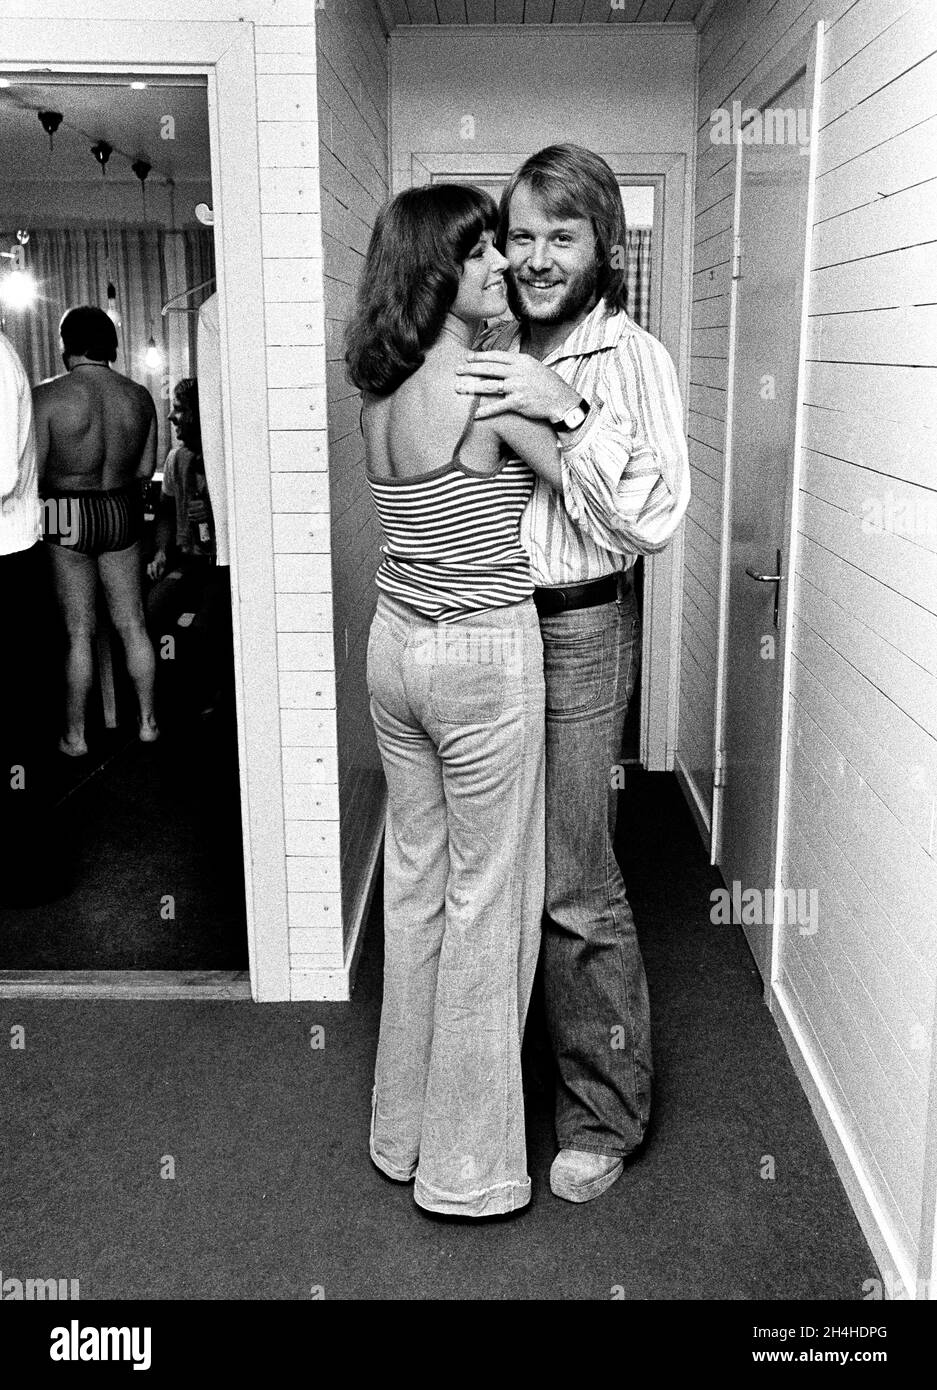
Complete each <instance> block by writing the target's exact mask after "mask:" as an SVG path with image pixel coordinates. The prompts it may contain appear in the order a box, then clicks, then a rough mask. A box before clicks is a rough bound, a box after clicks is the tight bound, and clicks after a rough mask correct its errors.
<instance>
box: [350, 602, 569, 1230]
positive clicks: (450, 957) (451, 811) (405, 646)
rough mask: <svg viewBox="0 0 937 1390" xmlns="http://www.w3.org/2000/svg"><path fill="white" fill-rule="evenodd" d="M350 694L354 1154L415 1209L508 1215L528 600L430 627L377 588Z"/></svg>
mask: <svg viewBox="0 0 937 1390" xmlns="http://www.w3.org/2000/svg"><path fill="white" fill-rule="evenodd" d="M368 690H369V693H370V697H371V714H372V717H373V720H374V727H375V729H376V732H377V740H378V745H379V748H380V752H381V759H382V761H383V764H384V772H385V775H386V778H387V790H388V807H387V825H386V832H385V840H384V943H385V962H384V998H383V1006H382V1011H381V1027H380V1036H379V1040H378V1050H377V1061H376V1065H375V1084H374V1093H373V1101H372V1119H371V1139H370V1149H371V1157H372V1159H373V1161H374V1163H375V1164H376V1165H377V1166H378V1167H379V1168H380V1169H381V1170H382V1172H384V1173H386V1174H387V1175H388V1176H389V1177H391V1178H396V1179H397V1180H399V1181H407V1180H408V1179H410V1178H412V1177H415V1178H416V1183H415V1187H414V1197H415V1200H416V1202H417V1204H418V1205H419V1206H421V1207H425V1208H427V1209H428V1210H430V1211H437V1212H447V1213H452V1214H458V1215H464V1216H491V1215H495V1214H498V1213H501V1212H507V1211H513V1210H514V1209H516V1208H518V1207H522V1206H524V1205H525V1204H526V1203H527V1202H528V1201H529V1200H530V1178H529V1177H528V1174H527V1154H526V1145H525V1137H524V1101H523V1092H522V1087H521V1038H522V1035H523V1030H524V1022H525V1019H526V1014H527V1006H528V1004H529V1001H530V992H531V988H532V985H533V978H534V972H535V968H536V964H537V955H538V951H539V946H540V932H541V915H542V909H543V900H544V678H543V648H542V644H541V638H540V627H539V623H538V620H537V613H536V610H535V608H534V605H533V601H532V600H530V599H527V600H525V601H524V602H523V603H519V604H513V605H510V606H508V607H504V608H495V609H489V610H487V611H486V612H484V613H480V614H477V615H474V616H472V617H469V618H467V619H464V620H462V621H460V622H457V623H436V622H433V621H431V620H429V619H427V618H424V617H422V616H421V615H420V614H419V613H417V612H416V611H415V610H414V609H412V608H411V607H410V606H409V605H408V604H404V603H401V602H399V601H398V600H396V599H393V598H390V597H389V596H388V595H386V594H381V595H380V597H379V599H378V605H377V611H376V613H375V617H374V621H373V624H372V627H371V633H370V638H369V642H368Z"/></svg>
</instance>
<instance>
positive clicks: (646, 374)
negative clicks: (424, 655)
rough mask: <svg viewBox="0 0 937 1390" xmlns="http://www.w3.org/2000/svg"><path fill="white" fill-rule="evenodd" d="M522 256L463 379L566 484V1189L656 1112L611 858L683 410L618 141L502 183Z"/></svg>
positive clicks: (554, 922) (549, 950) (548, 506)
mask: <svg viewBox="0 0 937 1390" xmlns="http://www.w3.org/2000/svg"><path fill="white" fill-rule="evenodd" d="M500 212H501V222H500V226H499V239H498V246H499V249H501V250H503V252H504V254H505V255H506V256H507V258H508V261H509V268H508V271H507V276H508V283H509V303H510V306H511V309H512V311H513V313H514V315H515V317H516V318H517V320H518V322H517V323H513V324H503V325H500V326H499V327H498V328H497V329H495V330H494V332H493V333H492V334H491V335H490V336H489V337H487V338H485V339H483V340H482V344H480V346H484V347H486V348H488V349H489V350H488V351H484V352H477V353H475V354H473V356H472V357H471V358H470V359H469V362H468V364H467V365H466V367H465V368H464V372H465V373H466V376H465V383H464V387H463V388H461V389H463V390H465V391H468V392H474V393H476V394H491V395H496V396H498V397H499V398H500V399H499V400H497V401H494V402H491V403H485V402H483V403H482V405H481V406H480V407H479V409H478V412H477V416H476V418H477V419H484V418H486V417H488V416H491V415H494V414H497V413H498V412H499V411H504V410H515V411H519V412H520V413H521V414H523V415H526V416H528V417H530V418H532V419H545V420H550V421H552V422H553V424H554V426H555V428H556V431H557V437H558V441H559V444H560V447H561V458H562V475H563V490H562V493H560V492H556V491H554V490H553V489H552V488H550V487H549V486H548V485H547V484H546V483H544V482H543V481H542V480H539V479H538V481H537V485H536V488H535V491H534V494H533V497H532V499H531V502H530V505H529V506H528V509H527V511H526V513H525V515H524V519H523V522H522V540H523V541H524V544H525V546H526V548H527V550H528V552H529V554H530V558H531V566H532V569H533V574H534V582H535V584H536V585H537V589H536V592H535V595H534V598H535V602H536V604H537V609H538V612H539V614H540V625H541V632H542V636H543V646H544V665H545V674H546V685H547V793H546V794H547V851H546V852H547V886H546V903H545V912H544V935H543V949H542V960H543V978H544V1000H545V1009H546V1019H547V1027H548V1030H549V1033H550V1039H551V1045H552V1048H553V1052H554V1056H555V1059H556V1067H557V1095H556V1132H557V1140H558V1144H559V1150H560V1151H559V1153H558V1155H557V1157H556V1159H555V1160H554V1162H553V1166H552V1168H551V1171H550V1186H551V1188H552V1190H553V1192H554V1193H555V1194H556V1195H557V1196H559V1197H563V1198H565V1199H567V1200H568V1201H573V1202H584V1201H589V1200H590V1199H591V1198H593V1197H597V1196H599V1195H600V1193H602V1192H604V1191H605V1190H606V1189H607V1188H608V1187H610V1186H611V1184H612V1183H613V1182H614V1181H615V1180H616V1178H617V1177H618V1176H619V1175H620V1173H621V1172H622V1168H623V1159H624V1158H625V1157H626V1156H627V1155H628V1154H629V1153H631V1152H632V1151H633V1150H635V1149H636V1148H637V1147H638V1145H639V1144H640V1143H641V1140H642V1138H643V1135H644V1132H645V1129H646V1126H647V1122H648V1116H649V1111H650V1096H651V1079H652V1064H651V1046H650V1020H649V1009H648V995H647V984H646V981H645V975H644V965H643V962H642V960H641V954H640V950H639V948H638V942H637V938H636V935H635V928H634V919H633V917H632V914H631V909H630V907H629V905H628V900H627V897H626V895H625V886H624V883H623V881H622V876H621V871H620V869H619V867H618V863H617V861H616V859H615V853H614V847H613V840H614V832H615V810H616V794H615V792H614V790H613V789H612V784H613V779H612V769H613V767H614V765H615V764H616V763H618V761H619V759H620V756H621V746H622V736H623V728H624V721H625V715H626V712H627V707H628V700H629V698H630V695H631V691H632V687H633V684H634V680H635V675H636V672H637V666H638V660H639V652H640V632H639V615H638V610H637V604H636V600H635V594H634V587H633V584H632V580H631V568H632V565H633V564H634V561H635V558H636V556H637V555H638V554H651V553H653V552H655V551H658V550H661V549H662V548H663V547H664V546H665V545H666V544H667V542H668V541H669V540H670V538H671V537H672V536H673V534H674V531H675V530H676V528H677V526H678V525H679V522H680V520H681V518H682V516H683V514H684V512H685V510H686V506H687V502H688V500H689V467H688V462H687V447H686V438H685V434H684V429H683V409H682V405H681V402H680V393H679V388H678V385H677V379H676V373H675V371H674V367H673V363H672V361H671V359H670V357H669V356H668V354H667V352H666V350H665V349H664V348H663V347H662V345H661V344H660V343H659V342H658V341H657V339H656V338H653V337H652V336H651V335H650V334H649V333H646V332H644V331H643V330H642V329H641V328H639V327H638V326H637V324H635V323H634V322H633V320H632V319H631V318H629V316H628V314H627V312H626V311H625V259H624V248H625V244H626V228H625V218H624V212H623V209H622V204H621V195H620V192H619V189H618V185H617V182H616V180H615V176H614V174H613V173H612V170H611V169H610V168H609V166H608V165H607V164H606V162H605V161H604V160H603V159H600V158H599V157H598V156H597V155H595V154H592V153H591V152H590V151H588V150H584V149H581V148H579V147H578V146H575V145H553V146H550V147H549V148H547V149H544V150H541V151H540V152H539V153H538V154H535V155H533V156H532V157H531V158H530V159H528V160H527V161H526V162H525V163H524V164H523V165H522V166H521V168H520V169H518V170H517V172H516V173H515V174H514V175H513V177H512V178H511V180H510V182H509V183H508V185H507V188H506V189H505V191H504V194H503V196H502V199H501V208H500Z"/></svg>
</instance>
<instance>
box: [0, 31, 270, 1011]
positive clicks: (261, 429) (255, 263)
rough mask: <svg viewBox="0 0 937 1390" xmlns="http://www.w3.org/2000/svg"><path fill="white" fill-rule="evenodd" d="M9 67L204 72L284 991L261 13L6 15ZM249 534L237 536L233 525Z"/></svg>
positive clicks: (257, 859)
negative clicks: (221, 17)
mask: <svg viewBox="0 0 937 1390" xmlns="http://www.w3.org/2000/svg"><path fill="white" fill-rule="evenodd" d="M3 46H4V57H3V67H4V70H5V71H7V72H15V71H19V72H34V71H37V70H42V69H46V70H49V71H55V72H56V73H68V74H74V76H75V77H76V78H77V79H80V78H81V76H82V74H86V73H115V74H117V73H126V72H128V71H132V72H134V73H141V74H144V75H145V74H146V73H152V74H154V75H157V74H158V75H160V76H192V75H204V76H205V78H206V79H207V88H208V119H209V138H210V147H211V177H212V199H213V207H214V211H215V214H216V216H215V259H216V271H217V289H218V304H219V319H220V331H221V345H222V351H221V360H222V363H223V372H222V402H223V413H224V428H225V451H226V457H227V459H228V460H230V466H229V467H228V468H227V469H226V475H227V488H228V513H229V529H230V540H231V602H232V623H233V632H234V671H235V693H236V706H237V729H238V763H239V777H240V792H241V824H242V831H241V833H242V841H243V859H244V876H245V882H244V887H245V907H246V915H247V939H248V958H249V971H248V972H247V973H248V975H249V982H250V990H249V996H250V997H252V998H253V999H255V1000H257V1001H262V1000H268V999H281V1000H282V999H288V998H289V997H290V990H289V946H288V942H289V936H288V918H287V895H286V849H285V831H284V809H283V769H282V759H281V750H280V739H279V735H278V731H279V728H280V709H279V684H278V675H277V638H276V599H275V588H274V560H273V554H274V552H273V518H272V501H271V493H270V458H269V435H268V417H267V391H266V382H267V365H266V347H265V343H264V337H263V334H262V333H256V332H253V331H252V332H249V333H243V332H241V333H240V334H239V335H238V337H237V339H236V348H237V350H236V351H235V352H232V351H231V350H230V348H231V344H232V342H233V341H234V334H235V332H236V331H237V329H236V326H237V325H242V326H243V325H245V324H252V325H256V324H263V322H264V285H263V271H262V265H261V259H260V254H259V248H260V245H261V215H260V174H259V154H258V142H257V96H256V78H255V59H254V25H253V24H252V23H250V22H246V21H235V20H227V21H220V22H188V21H187V22H186V23H184V24H183V23H179V22H178V20H154V21H149V20H147V21H136V20H135V21H123V20H116V21H112V20H71V19H67V20H66V19H59V18H48V17H40V16H37V17H34V18H30V19H7V20H6V21H5V22H4V25H3ZM241 536H243V537H244V539H243V541H241V542H240V543H239V538H240V537H241ZM247 984H248V980H247V976H245V974H244V972H231V971H158V972H147V971H13V970H8V971H2V972H0V998H16V997H25V996H30V997H36V996H37V995H42V996H44V997H51V998H56V997H57V998H63V997H68V998H74V997H76V996H78V997H89V998H103V997H114V995H115V992H117V993H119V995H120V997H122V998H153V997H162V998H166V997H175V998H179V997H205V996H206V994H207V995H211V996H213V997H222V998H231V997H240V998H245V997H248V988H247Z"/></svg>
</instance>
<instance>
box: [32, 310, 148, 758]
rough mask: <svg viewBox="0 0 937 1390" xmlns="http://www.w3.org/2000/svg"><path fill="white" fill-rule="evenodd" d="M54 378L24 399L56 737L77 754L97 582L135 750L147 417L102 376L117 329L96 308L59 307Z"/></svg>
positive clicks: (123, 389)
mask: <svg viewBox="0 0 937 1390" xmlns="http://www.w3.org/2000/svg"><path fill="white" fill-rule="evenodd" d="M59 333H60V335H61V339H62V361H63V362H64V363H65V366H66V369H67V370H66V373H65V374H64V375H63V376H57V377H53V378H51V379H50V380H49V381H43V382H41V383H40V385H39V386H37V387H35V389H34V391H33V408H34V417H35V428H36V455H37V464H38V469H39V486H40V491H41V492H42V496H43V513H44V522H45V539H46V543H47V545H48V547H49V554H50V555H51V557H52V576H53V582H54V584H55V592H56V597H57V599H58V603H59V607H60V609H61V612H62V617H63V619H64V621H65V626H66V628H67V631H68V657H67V662H66V668H65V670H66V686H67V696H66V729H65V734H64V737H63V738H62V739H61V740H60V742H59V748H60V749H61V751H62V752H63V753H67V754H69V756H70V757H73V758H76V757H80V756H81V755H82V754H84V753H87V751H88V745H87V744H86V742H85V706H86V704H87V699H88V691H89V690H90V688H91V678H92V660H91V638H92V635H93V633H94V626H95V593H96V590H97V578H98V575H100V577H101V583H102V584H103V585H104V593H105V597H106V599H107V606H108V610H109V612H110V615H111V621H112V622H113V624H114V626H115V628H116V629H117V631H118V633H119V634H120V638H121V641H122V642H123V645H124V652H125V655H126V660H127V671H128V672H129V674H130V678H131V680H132V681H133V684H134V687H135V689H136V692H137V699H138V701H139V705H140V718H139V731H140V738H141V739H142V740H143V741H144V743H151V742H152V741H153V740H154V739H155V738H157V736H158V732H159V731H158V729H157V727H156V719H155V715H154V711H153V683H154V675H155V665H156V663H155V658H154V655H153V648H152V646H151V644H150V639H149V637H148V636H147V631H146V621H145V617H144V612H143V601H142V595H141V588H140V575H141V563H142V562H141V553H140V539H141V535H142V530H143V497H142V484H143V482H144V481H146V480H148V479H149V478H151V477H152V475H153V471H154V469H155V467H156V409H155V407H154V405H153V400H152V397H151V396H150V393H149V391H147V390H146V388H145V387H143V386H139V385H138V384H137V383H136V382H134V381H130V380H129V379H128V378H127V377H125V376H120V375H119V374H118V373H117V372H115V371H113V370H112V368H111V365H110V364H111V363H112V362H113V361H114V360H115V359H116V357H117V330H116V329H115V327H114V325H113V323H112V322H111V320H110V318H108V316H107V314H106V313H105V312H104V310H103V309H97V308H93V307H91V306H88V305H84V306H82V307H80V308H76V309H69V310H68V312H67V313H66V314H65V315H64V316H63V318H62V321H61V323H60V324H59Z"/></svg>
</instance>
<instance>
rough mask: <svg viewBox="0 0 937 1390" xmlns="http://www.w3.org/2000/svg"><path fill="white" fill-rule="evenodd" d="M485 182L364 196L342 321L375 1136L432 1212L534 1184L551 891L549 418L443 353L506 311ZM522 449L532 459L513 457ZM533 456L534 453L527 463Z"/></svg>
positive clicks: (467, 1210) (395, 1174)
mask: <svg viewBox="0 0 937 1390" xmlns="http://www.w3.org/2000/svg"><path fill="white" fill-rule="evenodd" d="M496 223H497V209H496V207H495V204H494V202H493V201H492V200H491V198H490V197H489V196H488V195H487V194H485V193H482V192H480V191H479V190H478V189H474V188H468V187H463V186H461V185H458V184H436V185H433V186H430V187H426V188H417V189H411V190H408V191H407V192H405V193H401V194H400V195H399V196H398V197H396V198H394V199H393V200H392V201H391V202H390V203H388V204H387V205H385V207H384V208H382V210H381V212H380V214H379V215H378V218H377V222H376V224H375V227H374V232H373V235H372V237H371V243H370V246H369V248H368V254H367V259H366V262H365V267H364V274H363V277H362V285H361V289H360V292H359V298H358V305H357V310H356V314H355V318H354V321H353V323H352V325H351V328H350V331H349V339H348V354H347V361H348V364H349V374H350V376H351V378H352V380H353V381H354V383H355V384H356V385H357V386H358V387H360V388H361V390H362V392H363V393H364V405H363V410H362V424H363V429H364V436H365V448H366V456H367V463H366V466H367V476H368V481H369V483H370V486H371V490H372V494H373V497H374V502H375V504H376V507H377V511H378V514H379V517H380V520H381V523H382V527H383V530H384V534H385V538H386V544H385V546H384V547H383V552H382V553H383V559H382V562H381V565H380V568H379V570H378V574H377V584H378V588H379V590H380V593H379V597H378V604H377V611H376V613H375V617H374V622H373V625H372V628H371V634H370V640H369V644H368V689H369V692H370V695H371V713H372V717H373V719H374V726H375V730H376V732H377V740H378V745H379V747H380V750H381V758H382V761H383V764H384V771H385V773H386V777H387V788H388V809H387V828H386V835H385V843H384V914H385V918H384V920H385V925H384V934H385V967H384V1002H383V1009H382V1013H381V1030H380V1039H379V1042H378V1052H377V1063H376V1067H375V1085H374V1096H373V1102H372V1121H371V1157H372V1159H373V1161H374V1163H375V1164H376V1165H377V1166H378V1168H380V1169H381V1171H382V1172H384V1173H385V1174H387V1175H388V1176H389V1177H391V1178H395V1179H397V1180H398V1181H400V1182H407V1181H409V1180H410V1179H411V1178H413V1177H415V1179H416V1183H415V1188H414V1196H415V1199H416V1201H417V1203H418V1204H419V1205H420V1206H421V1207H424V1208H426V1209H428V1210H430V1211H436V1212H447V1213H452V1214H457V1215H463V1216H492V1215H496V1214H498V1213H502V1212H508V1211H513V1210H516V1209H517V1208H519V1207H523V1206H525V1205H526V1203H527V1202H528V1201H529V1200H530V1179H529V1177H528V1176H527V1158H526V1149H525V1142H524V1106H523V1095H522V1090H521V1064H520V1045H521V1036H522V1033H523V1027H524V1019H525V1016H526V1012H527V1005H528V1002H529V999H530V990H531V985H532V980H533V973H534V968H535V965H536V960H537V952H538V948H539V943H540V915H541V908H542V902H543V834H544V829H543V775H544V774H543V765H544V684H543V649H542V646H541V642H540V629H539V624H538V621H537V614H536V611H535V609H534V605H533V600H532V597H531V595H532V593H533V584H532V581H531V578H530V573H529V568H528V562H527V556H526V554H525V552H524V550H523V549H522V547H521V545H520V540H519V523H520V516H521V513H522V511H523V509H524V506H525V505H526V503H527V500H528V498H529V496H530V492H531V490H532V488H533V482H534V475H533V473H532V472H531V471H530V470H531V469H533V470H535V471H536V472H537V473H539V474H541V476H543V477H544V478H546V479H547V480H548V481H549V482H550V483H552V485H553V486H555V487H560V486H561V479H560V467H559V451H558V448H557V442H556V436H555V434H554V432H553V430H552V429H551V428H550V427H549V426H547V425H545V424H542V423H540V422H535V421H530V420H525V419H522V418H521V417H520V416H516V415H513V414H510V413H509V414H505V415H501V416H498V417H496V418H494V419H490V420H484V421H478V422H476V421H475V420H474V414H475V405H476V404H477V397H473V398H471V405H469V404H468V403H467V401H466V398H465V397H464V396H460V395H459V394H458V393H457V391H456V384H457V381H458V377H457V375H456V372H457V369H458V367H459V366H460V365H462V364H463V363H464V361H465V358H466V357H467V355H468V353H469V352H470V351H471V347H472V343H473V341H474V339H475V336H476V334H477V332H478V330H479V328H480V327H481V326H482V324H483V323H484V321H485V320H486V319H490V318H496V317H497V316H498V315H500V314H502V313H504V311H505V307H506V302H507V300H506V293H505V285H504V268H505V266H506V265H507V261H506V260H505V259H504V257H503V256H502V255H501V254H500V253H499V251H498V250H497V249H496V247H495V246H494V232H495V227H496ZM521 460H524V462H521ZM527 465H529V467H528V466H527Z"/></svg>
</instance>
